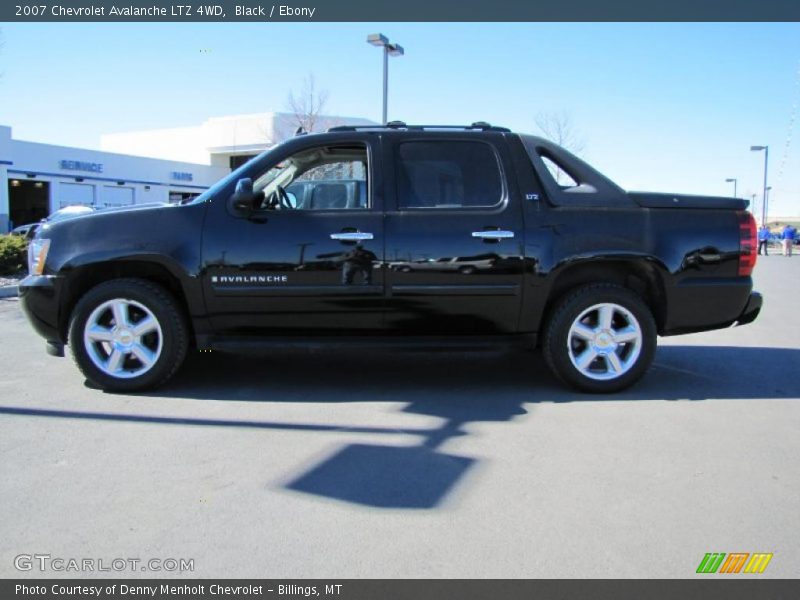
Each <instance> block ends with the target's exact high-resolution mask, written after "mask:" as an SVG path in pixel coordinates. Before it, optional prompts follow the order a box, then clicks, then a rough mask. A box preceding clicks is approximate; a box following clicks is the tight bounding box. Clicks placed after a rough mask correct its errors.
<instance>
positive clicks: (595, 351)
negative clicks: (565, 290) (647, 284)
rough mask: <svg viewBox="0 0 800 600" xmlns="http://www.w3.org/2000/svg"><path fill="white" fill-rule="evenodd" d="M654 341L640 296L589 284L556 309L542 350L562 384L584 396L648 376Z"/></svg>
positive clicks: (651, 324) (653, 330)
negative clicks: (579, 391) (575, 389)
mask: <svg viewBox="0 0 800 600" xmlns="http://www.w3.org/2000/svg"><path fill="white" fill-rule="evenodd" d="M656 336H657V332H656V325H655V321H654V320H653V315H652V314H651V312H650V310H649V308H648V307H647V305H646V304H645V303H644V302H643V301H642V299H641V298H640V297H639V296H638V295H637V294H636V293H634V292H632V291H631V290H629V289H627V288H624V287H622V286H618V285H614V284H590V285H585V286H583V287H580V288H578V289H576V290H575V291H573V292H572V293H570V294H568V295H567V296H566V297H565V298H564V300H563V301H562V302H561V303H560V304H559V305H558V306H557V307H556V309H555V311H554V312H553V315H552V317H551V319H550V321H549V323H548V324H547V328H546V330H545V337H544V341H543V350H544V355H545V359H546V360H547V363H548V365H549V366H550V369H551V370H552V371H553V373H554V374H555V375H556V376H557V377H558V378H559V379H561V380H562V381H563V382H565V383H567V384H569V385H571V386H572V387H575V388H577V389H579V390H581V391H585V392H594V393H607V392H616V391H619V390H622V389H624V388H626V387H628V386H630V385H632V384H633V383H635V382H636V381H637V380H638V379H639V378H640V377H641V376H642V375H644V373H645V372H646V371H647V369H648V367H649V366H650V364H651V363H652V361H653V357H654V356H655V350H656Z"/></svg>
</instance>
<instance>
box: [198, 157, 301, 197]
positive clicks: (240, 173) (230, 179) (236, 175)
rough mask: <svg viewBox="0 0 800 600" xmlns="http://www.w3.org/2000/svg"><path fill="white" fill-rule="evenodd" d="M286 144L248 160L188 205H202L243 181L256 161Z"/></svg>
mask: <svg viewBox="0 0 800 600" xmlns="http://www.w3.org/2000/svg"><path fill="white" fill-rule="evenodd" d="M285 143H286V142H281V143H280V144H277V145H275V146H273V147H272V148H270V149H269V150H267V151H265V152H262V153H261V154H259V155H258V156H256V157H255V158H253V159H251V160H248V161H247V162H246V163H244V164H243V165H242V166H240V167H239V168H238V169H236V170H234V171H231V173H230V175H226V176H225V177H223V178H222V179H220V180H219V181H218V182H216V183H215V184H214V185H212V186H211V187H210V188H208V189H207V190H206V191H204V192H203V193H202V194H200V195H199V196H197V197H196V198H194V199H193V200H192V201H191V202H189V203H188V204H200V203H201V202H205V201H206V200H209V199H210V198H211V197H212V196H214V195H215V194H216V193H217V192H219V191H220V190H222V189H224V188H225V187H226V186H228V185H229V184H231V183H234V182H236V181H238V180H239V179H241V178H242V177H244V176H245V173H246V172H247V171H248V170H249V169H250V166H251V165H252V164H253V162H254V161H257V160H260V159H261V158H262V157H264V156H265V155H266V154H268V153H272V152H274V151H275V150H277V149H278V148H280V147H281V146H282V145H283V144H285Z"/></svg>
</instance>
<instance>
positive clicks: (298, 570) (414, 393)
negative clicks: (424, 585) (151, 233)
mask: <svg viewBox="0 0 800 600" xmlns="http://www.w3.org/2000/svg"><path fill="white" fill-rule="evenodd" d="M755 279H756V287H757V289H759V290H760V291H762V292H763V293H764V295H765V308H764V310H763V311H762V314H761V316H760V318H759V319H758V320H757V321H756V322H755V323H754V324H752V325H749V326H746V327H740V328H733V329H728V330H723V331H717V332H711V333H703V334H696V335H691V336H683V337H675V338H667V339H661V340H660V346H659V350H658V354H657V356H656V364H655V366H654V367H653V369H652V370H651V372H650V373H649V374H648V375H647V376H646V378H645V379H644V380H643V381H642V382H640V383H639V384H638V385H637V386H636V387H635V388H633V389H632V390H629V391H627V392H625V393H621V394H615V395H611V396H585V395H580V394H575V393H572V392H570V391H567V390H565V389H563V388H562V387H560V386H559V385H558V384H557V383H556V382H555V381H554V380H553V378H552V377H551V376H550V375H549V374H548V373H547V371H546V369H545V367H544V365H543V364H542V362H541V357H540V356H539V355H538V354H535V353H524V352H522V353H505V352H484V353H466V354H453V353H441V352H439V353H425V354H420V353H413V354H412V353H389V352H386V353H384V352H380V353H375V352H370V353H368V354H366V355H361V354H359V353H355V352H353V353H341V352H303V351H293V352H289V353H273V354H269V355H263V356H258V357H236V356H226V355H215V354H213V353H212V354H208V355H206V354H196V355H193V356H191V357H190V358H189V361H188V362H187V364H186V365H185V367H184V368H183V369H182V370H181V372H180V373H179V375H178V376H177V377H176V378H175V379H174V380H173V381H172V382H171V383H170V384H169V385H168V386H166V387H164V388H163V389H161V390H158V391H157V392H154V393H152V394H147V395H136V396H133V395H130V396H126V395H112V394H105V393H102V392H100V391H97V390H94V389H91V388H89V387H87V386H86V385H85V384H84V380H83V378H82V377H81V376H80V374H79V372H78V371H77V369H76V368H75V367H74V365H73V364H72V361H71V359H70V358H66V359H57V358H53V357H50V356H47V355H46V354H45V353H44V345H43V342H42V340H41V339H40V338H38V337H37V336H36V335H35V334H34V333H33V331H32V330H31V329H30V328H29V327H28V325H27V322H26V321H25V320H24V317H23V315H22V314H21V312H20V310H19V306H18V303H17V301H16V300H0V364H1V365H2V376H1V377H0V452H2V454H1V455H0V456H2V464H1V465H0V469H1V471H0V506H2V507H3V511H2V513H3V514H2V517H0V576H2V577H28V576H30V577H41V576H45V577H51V576H52V577H61V576H65V575H66V576H77V575H79V574H77V573H64V572H54V571H48V572H45V573H41V572H39V571H37V570H32V571H29V572H20V571H18V570H17V569H16V568H15V566H14V557H16V556H18V555H20V554H34V553H39V554H49V555H51V556H52V557H62V558H78V559H82V558H94V559H105V560H107V561H111V560H112V559H114V558H118V557H121V558H140V559H142V560H147V559H150V558H157V559H165V558H186V559H194V571H193V572H186V573H178V572H169V573H164V572H147V573H139V572H137V571H133V572H130V571H123V572H120V573H106V574H109V575H113V576H121V575H123V576H148V577H153V576H155V577H160V576H173V577H174V576H181V575H185V576H194V577H260V578H261V577H264V578H299V577H318V578H329V577H338V578H349V577H371V578H382V577H399V578H405V577H445V578H451V577H501V578H504V577H546V578H552V577H645V578H649V577H691V576H694V573H695V569H696V568H697V566H698V564H699V562H700V560H701V559H702V558H703V556H704V554H705V553H707V552H771V553H774V558H773V559H772V562H771V563H770V564H769V566H768V568H767V570H766V572H765V573H764V574H763V575H747V576H746V577H751V578H752V577H798V576H800V540H799V539H798V536H797V531H798V522H799V519H800V517H798V508H800V319H798V312H797V311H798V299H800V257H794V258H792V259H787V258H783V257H779V256H770V257H769V258H767V259H763V258H762V259H760V261H759V264H758V266H757V268H756V277H755ZM89 575H92V573H89ZM94 575H98V573H94ZM704 577H719V575H713V576H709V575H705V576H704ZM736 577H744V575H738V576H736Z"/></svg>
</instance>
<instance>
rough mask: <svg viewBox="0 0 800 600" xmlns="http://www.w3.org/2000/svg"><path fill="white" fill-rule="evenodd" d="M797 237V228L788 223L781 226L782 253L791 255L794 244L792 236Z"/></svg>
mask: <svg viewBox="0 0 800 600" xmlns="http://www.w3.org/2000/svg"><path fill="white" fill-rule="evenodd" d="M796 237H797V229H795V228H794V227H792V226H791V225H790V224H789V223H787V224H786V227H784V228H783V232H782V233H781V243H782V244H783V255H784V256H791V255H792V246H794V238H796Z"/></svg>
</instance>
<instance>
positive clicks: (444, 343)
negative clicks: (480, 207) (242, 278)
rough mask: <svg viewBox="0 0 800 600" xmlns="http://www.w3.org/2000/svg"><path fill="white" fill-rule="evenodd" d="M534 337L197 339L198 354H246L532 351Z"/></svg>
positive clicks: (212, 337) (428, 336)
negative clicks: (281, 351)
mask: <svg viewBox="0 0 800 600" xmlns="http://www.w3.org/2000/svg"><path fill="white" fill-rule="evenodd" d="M535 346H536V334H533V333H529V334H515V335H484V336H430V335H427V336H313V337H301V336H270V337H263V338H261V337H248V336H209V337H208V338H206V339H198V340H197V347H198V349H200V350H209V349H210V350H214V351H216V352H231V353H238V352H246V351H251V350H275V349H281V348H287V349H301V350H303V349H305V350H315V349H336V348H340V349H348V348H355V349H359V350H360V349H365V348H371V349H385V350H392V349H397V350H417V349H424V350H431V349H449V350H486V349H497V348H508V347H519V348H533V347H535Z"/></svg>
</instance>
